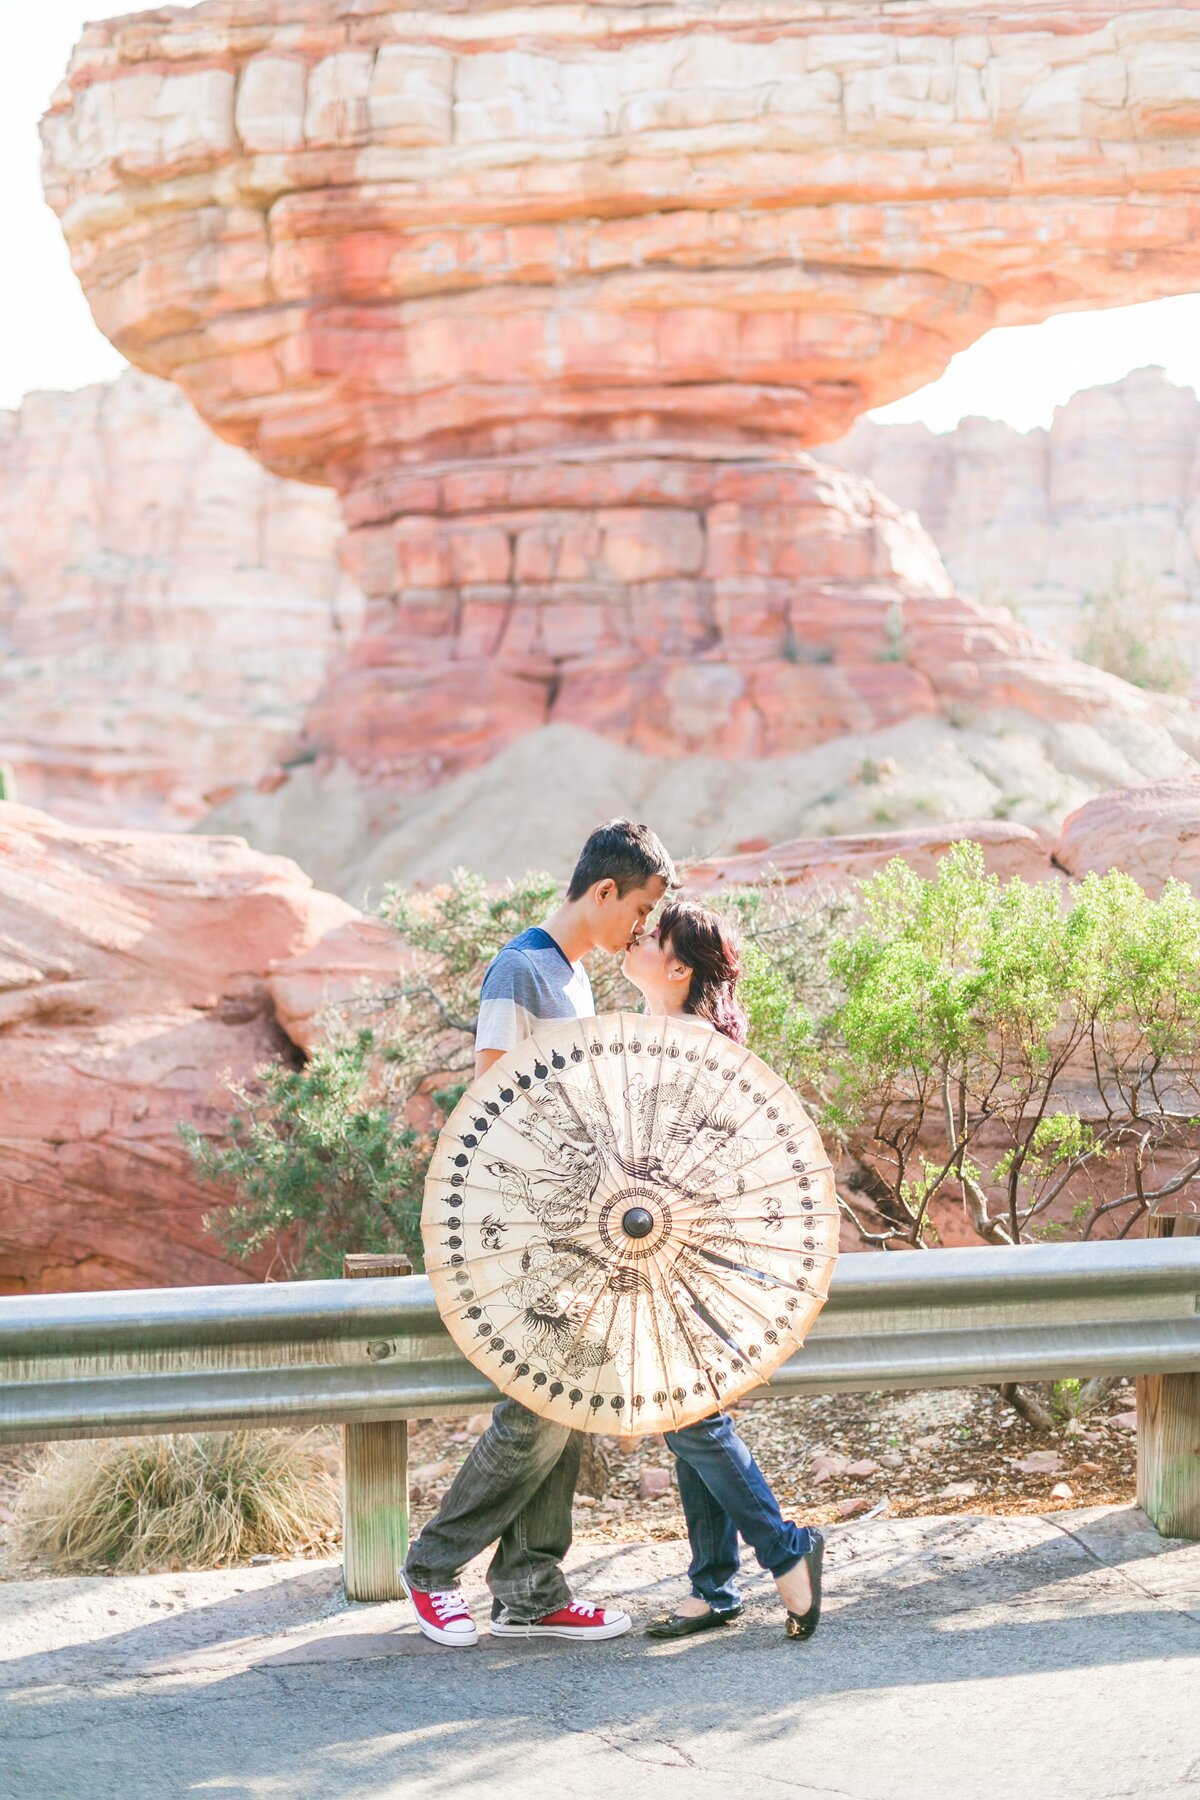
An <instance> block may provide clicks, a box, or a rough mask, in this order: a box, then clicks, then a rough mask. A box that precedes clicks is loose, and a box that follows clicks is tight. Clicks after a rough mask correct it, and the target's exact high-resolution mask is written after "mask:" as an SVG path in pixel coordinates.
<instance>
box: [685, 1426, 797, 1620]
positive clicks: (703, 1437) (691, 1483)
mask: <svg viewBox="0 0 1200 1800" xmlns="http://www.w3.org/2000/svg"><path fill="white" fill-rule="evenodd" d="M666 1440H667V1447H668V1448H669V1449H670V1450H671V1451H673V1452H674V1454H675V1456H676V1458H677V1459H678V1463H679V1494H680V1498H681V1499H682V1501H683V1514H684V1517H685V1519H686V1520H687V1528H688V1538H689V1540H690V1542H691V1546H692V1561H691V1565H690V1567H689V1569H688V1575H689V1577H690V1579H691V1583H692V1592H693V1594H695V1595H696V1596H697V1598H698V1599H700V1600H707V1601H708V1604H709V1605H710V1606H711V1607H712V1609H713V1611H714V1612H729V1611H731V1610H732V1609H733V1608H735V1607H738V1606H740V1605H741V1603H742V1602H741V1595H740V1594H739V1592H738V1587H737V1579H736V1577H737V1572H738V1568H739V1561H738V1543H737V1541H738V1534H739V1532H740V1533H741V1535H742V1537H743V1538H744V1539H745V1540H746V1542H747V1543H748V1544H749V1546H750V1548H751V1549H752V1550H753V1552H754V1554H755V1556H756V1557H757V1558H758V1562H759V1566H760V1567H761V1568H763V1569H766V1570H768V1571H769V1573H770V1574H772V1575H786V1574H787V1572H788V1570H789V1569H794V1568H795V1566H796V1564H797V1563H798V1562H799V1561H800V1559H801V1557H802V1556H806V1555H807V1554H808V1552H809V1551H810V1550H811V1549H812V1547H813V1537H812V1533H811V1531H809V1529H808V1527H807V1526H806V1525H793V1524H792V1523H791V1522H790V1521H789V1520H787V1519H785V1518H784V1516H783V1514H782V1513H781V1512H780V1510H779V1503H778V1501H777V1500H776V1498H775V1496H774V1494H773V1493H772V1492H771V1490H770V1488H769V1487H768V1485H767V1479H766V1476H765V1475H764V1474H763V1472H762V1470H761V1469H760V1468H759V1466H758V1464H757V1463H756V1462H755V1460H754V1458H753V1457H752V1456H751V1454H750V1452H749V1450H748V1449H747V1448H746V1446H745V1444H744V1443H743V1442H742V1440H741V1438H740V1437H739V1436H738V1434H737V1432H736V1431H735V1430H734V1428H733V1420H732V1419H731V1418H729V1417H728V1415H727V1414H725V1413H714V1414H713V1415H712V1417H711V1418H709V1419H699V1420H697V1422H696V1424H694V1425H685V1426H684V1427H683V1428H682V1430H680V1431H668V1432H667V1433H666Z"/></svg>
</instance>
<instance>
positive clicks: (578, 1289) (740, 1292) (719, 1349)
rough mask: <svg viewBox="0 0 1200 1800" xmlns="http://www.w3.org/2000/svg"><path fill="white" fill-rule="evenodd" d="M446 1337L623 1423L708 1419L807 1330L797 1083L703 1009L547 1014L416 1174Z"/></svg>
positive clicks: (596, 1416) (833, 1237)
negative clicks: (692, 1014) (424, 1171)
mask: <svg viewBox="0 0 1200 1800" xmlns="http://www.w3.org/2000/svg"><path fill="white" fill-rule="evenodd" d="M421 1229H422V1234H423V1236H424V1240H425V1261H426V1268H427V1270H428V1272H429V1278H430V1280H431V1281H432V1283H433V1290H434V1293H435V1295H436V1296H437V1302H438V1306H439V1308H440V1310H441V1314H442V1317H443V1319H444V1320H445V1322H446V1325H447V1327H448V1328H449V1331H450V1334H451V1336H452V1337H453V1338H454V1340H455V1342H456V1343H457V1344H458V1346H459V1348H460V1349H461V1350H462V1351H463V1352H464V1353H465V1355H466V1356H468V1357H469V1358H470V1360H471V1361H472V1362H473V1363H474V1364H475V1366H476V1367H477V1368H479V1369H482V1370H483V1371H484V1372H485V1373H486V1374H488V1375H490V1376H491V1378H492V1379H493V1380H494V1381H495V1382H496V1384H497V1386H498V1387H501V1388H503V1389H505V1390H506V1391H507V1392H508V1393H510V1394H512V1395H513V1396H514V1397H515V1398H516V1399H518V1400H521V1401H522V1402H523V1403H524V1404H525V1405H526V1406H528V1407H530V1408H531V1409H532V1410H533V1411H534V1412H537V1413H542V1414H545V1415H546V1416H547V1417H548V1418H552V1419H557V1420H560V1421H562V1422H563V1423H565V1424H568V1425H574V1426H577V1427H578V1428H579V1429H581V1430H584V1431H589V1430H590V1431H605V1432H612V1433H618V1434H620V1435H623V1436H632V1435H637V1434H639V1433H643V1432H651V1431H664V1430H671V1429H673V1428H675V1427H677V1426H680V1425H686V1424H688V1423H690V1422H691V1421H692V1420H693V1419H700V1418H704V1417H705V1416H706V1415H707V1414H709V1413H711V1412H713V1411H714V1410H715V1409H716V1407H718V1406H720V1405H722V1404H724V1403H726V1402H728V1401H729V1400H732V1399H734V1398H735V1397H736V1396H737V1395H738V1394H741V1393H744V1392H745V1391H746V1389H747V1388H751V1387H754V1386H756V1385H757V1384H758V1383H759V1382H761V1381H764V1380H765V1379H766V1377H767V1376H768V1375H769V1374H770V1373H771V1371H772V1370H773V1369H775V1368H778V1366H779V1365H780V1363H782V1362H784V1361H785V1360H786V1358H787V1357H789V1356H790V1355H791V1354H792V1352H793V1351H794V1350H796V1349H797V1347H798V1346H799V1345H800V1344H801V1343H802V1342H803V1340H804V1337H805V1335H806V1333H807V1331H808V1329H809V1327H810V1326H811V1324H812V1322H813V1320H814V1319H815V1317H816V1315H817V1313H818V1312H819V1311H820V1309H821V1306H822V1304H823V1302H824V1300H825V1296H826V1294H827V1293H828V1291H829V1278H830V1274H831V1273H832V1270H833V1264H834V1261H835V1259H836V1256H837V1244H838V1210H837V1200H836V1197H835V1194H834V1186H833V1174H832V1171H831V1169H830V1166H829V1160H828V1158H827V1156H826V1155H825V1151H824V1148H823V1147H822V1144H821V1140H820V1138H819V1136H818V1134H817V1131H816V1128H815V1126H814V1125H813V1123H812V1121H811V1120H810V1119H809V1117H808V1115H807V1114H806V1113H805V1111H804V1108H803V1107H802V1106H801V1104H800V1102H799V1101H798V1100H797V1099H796V1096H795V1095H794V1094H793V1092H792V1090H791V1089H790V1088H789V1087H788V1085H787V1083H786V1082H784V1081H781V1080H780V1078H779V1076H778V1075H775V1074H773V1073H772V1072H771V1070H770V1069H768V1068H767V1066H766V1064H765V1063H763V1062H762V1061H760V1059H759V1058H758V1057H757V1056H754V1055H753V1054H752V1053H751V1052H750V1051H749V1050H747V1049H746V1048H745V1046H744V1045H741V1044H735V1043H733V1042H732V1041H731V1040H730V1039H729V1038H726V1037H723V1036H721V1035H720V1034H718V1033H717V1032H715V1031H712V1030H710V1029H709V1028H708V1026H706V1025H704V1024H702V1023H700V1022H698V1021H696V1020H694V1019H680V1018H672V1019H666V1018H643V1017H641V1016H640V1015H639V1014H636V1013H607V1014H602V1015H601V1016H600V1017H599V1018H594V1019H568V1020H555V1021H553V1022H552V1023H547V1024H545V1025H541V1026H538V1027H537V1029H536V1031H535V1033H534V1035H533V1036H532V1037H530V1038H527V1039H526V1041H525V1042H524V1043H523V1044H520V1045H519V1046H518V1047H517V1048H516V1049H515V1050H511V1051H508V1052H507V1053H506V1054H505V1055H504V1056H503V1057H502V1058H501V1059H500V1061H499V1062H497V1063H494V1064H493V1065H492V1067H491V1068H490V1069H489V1070H488V1071H487V1072H486V1073H485V1074H484V1075H482V1076H481V1077H480V1078H479V1079H478V1080H477V1081H475V1082H473V1083H472V1085H471V1087H470V1088H468V1090H467V1092H466V1093H465V1094H464V1095H463V1098H462V1099H461V1100H460V1102H459V1104H458V1105H457V1106H456V1107H455V1109H454V1112H453V1113H452V1114H451V1116H450V1118H449V1120H448V1121H447V1123H446V1126H445V1129H444V1130H443V1132H442V1134H441V1137H440V1138H439V1140H438V1145H437V1149H436V1151H435V1153H434V1157H433V1161H432V1163H431V1164H430V1168H429V1174H428V1177H427V1179H426V1183H425V1204H424V1208H423V1211H422V1215H421Z"/></svg>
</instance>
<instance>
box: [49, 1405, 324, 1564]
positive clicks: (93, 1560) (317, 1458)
mask: <svg viewBox="0 0 1200 1800" xmlns="http://www.w3.org/2000/svg"><path fill="white" fill-rule="evenodd" d="M340 1521H341V1491H340V1487H339V1485H338V1482H337V1480H336V1479H335V1477H334V1475H333V1474H332V1473H331V1471H330V1470H329V1468H328V1467H327V1466H326V1464H325V1462H324V1460H323V1459H322V1457H321V1455H320V1452H319V1450H318V1448H317V1446H316V1443H315V1440H314V1438H313V1435H312V1434H311V1433H310V1434H307V1435H306V1436H304V1437H301V1438H296V1437H293V1436H291V1435H290V1434H288V1433H285V1432H274V1431H228V1432H226V1431H218V1432H206V1433H203V1434H201V1435H199V1436H196V1437H153V1438H118V1439H113V1438H109V1439H104V1440H101V1441H98V1442H95V1443H80V1444H61V1445H60V1444H55V1445H52V1446H51V1447H50V1448H49V1449H48V1450H46V1451H44V1452H43V1454H42V1457H41V1459H40V1461H39V1462H38V1463H37V1464H36V1466H35V1468H34V1469H33V1471H32V1473H31V1474H30V1475H29V1477H28V1479H27V1480H26V1481H25V1483H24V1485H23V1487H22V1489H21V1492H20V1495H19V1498H18V1501H17V1512H16V1524H17V1541H18V1543H19V1545H20V1547H21V1549H22V1550H23V1551H24V1553H25V1554H26V1555H28V1556H32V1557H36V1558H37V1559H38V1560H39V1561H41V1562H43V1563H46V1564H48V1565H49V1566H50V1567H51V1568H53V1569H55V1570H57V1571H61V1572H63V1573H69V1572H71V1571H75V1570H88V1569H123V1570H129V1571H137V1570H142V1569H154V1568H175V1569H212V1568H216V1567H219V1565H220V1564H222V1563H228V1562H241V1561H244V1560H245V1559H246V1558H247V1557H249V1556H256V1555H262V1554H272V1555H284V1556H286V1555H294V1554H297V1553H299V1552H301V1551H304V1550H307V1549H309V1548H320V1549H323V1550H327V1549H328V1547H329V1545H330V1543H331V1542H332V1541H333V1539H334V1538H335V1536H336V1534H337V1532H338V1531H339V1529H340Z"/></svg>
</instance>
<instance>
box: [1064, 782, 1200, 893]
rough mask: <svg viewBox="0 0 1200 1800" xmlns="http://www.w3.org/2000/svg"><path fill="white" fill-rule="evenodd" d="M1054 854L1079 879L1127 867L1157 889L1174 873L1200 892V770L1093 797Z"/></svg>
mask: <svg viewBox="0 0 1200 1800" xmlns="http://www.w3.org/2000/svg"><path fill="white" fill-rule="evenodd" d="M1054 860H1055V862H1056V864H1057V865H1058V866H1059V868H1061V869H1063V870H1064V871H1065V872H1066V873H1067V874H1068V875H1071V876H1073V877H1074V878H1075V879H1076V880H1078V879H1079V878H1080V877H1081V876H1083V875H1086V874H1088V873H1089V871H1092V870H1094V871H1095V872H1096V873H1097V874H1100V875H1103V874H1104V873H1105V871H1106V870H1108V869H1123V870H1124V871H1125V872H1126V873H1127V874H1129V875H1132V876H1133V878H1134V880H1135V881H1138V882H1140V883H1141V885H1142V886H1143V887H1144V888H1145V889H1146V890H1147V892H1148V893H1151V894H1158V893H1161V891H1162V889H1163V887H1164V886H1165V885H1166V883H1167V881H1168V880H1169V879H1170V878H1172V877H1173V878H1174V879H1175V880H1176V881H1186V882H1189V883H1190V884H1191V886H1192V887H1194V888H1195V889H1196V890H1197V892H1200V776H1185V777H1182V778H1179V779H1177V780H1174V781H1153V782H1149V783H1147V784H1146V786H1144V787H1125V788H1114V789H1113V791H1112V793H1111V794H1103V795H1101V797H1100V798H1099V799H1098V800H1090V801H1089V802H1088V804H1087V805H1086V806H1081V807H1080V808H1079V809H1078V811H1076V812H1073V813H1072V814H1071V816H1070V817H1069V818H1068V819H1067V820H1066V822H1065V823H1064V825H1063V828H1062V835H1061V836H1060V837H1059V840H1058V842H1057V843H1056V844H1055V846H1054Z"/></svg>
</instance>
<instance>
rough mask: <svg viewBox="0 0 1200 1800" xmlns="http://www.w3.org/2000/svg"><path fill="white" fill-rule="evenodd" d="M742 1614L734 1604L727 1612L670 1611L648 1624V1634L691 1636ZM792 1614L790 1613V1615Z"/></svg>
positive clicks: (655, 1636)
mask: <svg viewBox="0 0 1200 1800" xmlns="http://www.w3.org/2000/svg"><path fill="white" fill-rule="evenodd" d="M741 1614H742V1609H741V1607H740V1606H733V1607H730V1609H729V1610H728V1611H727V1612H714V1611H713V1610H712V1608H711V1607H710V1608H709V1610H708V1612H706V1613H696V1614H695V1615H694V1616H693V1615H691V1614H689V1613H670V1614H669V1615H668V1616H667V1617H666V1618H665V1619H655V1621H654V1623H653V1624H652V1625H647V1627H646V1636H647V1637H652V1638H680V1637H691V1636H692V1634H693V1633H694V1632H697V1631H711V1630H712V1629H713V1627H714V1626H715V1625H728V1624H729V1623H730V1621H731V1620H732V1619H739V1618H740V1617H741ZM789 1616H790V1615H789Z"/></svg>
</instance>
